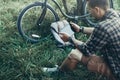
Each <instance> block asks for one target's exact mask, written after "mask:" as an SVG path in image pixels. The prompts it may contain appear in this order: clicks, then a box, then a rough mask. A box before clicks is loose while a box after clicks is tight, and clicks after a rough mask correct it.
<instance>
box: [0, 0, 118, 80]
mask: <svg viewBox="0 0 120 80" xmlns="http://www.w3.org/2000/svg"><path fill="white" fill-rule="evenodd" d="M34 1H40V0H0V6H1V7H0V80H97V79H98V77H99V78H100V79H99V80H105V79H104V77H102V76H100V75H99V74H95V73H91V72H89V71H88V70H87V68H86V67H83V65H81V64H80V65H79V66H78V68H77V69H76V70H74V71H71V72H68V73H67V74H65V75H64V76H63V75H59V76H56V75H55V76H53V77H51V75H50V74H45V73H43V72H42V71H41V67H54V66H55V65H56V64H57V65H60V64H61V63H62V61H63V60H64V58H65V57H66V56H67V54H68V53H69V52H70V51H71V48H69V47H65V48H64V49H62V48H58V47H57V46H56V45H55V40H54V39H53V38H51V37H50V38H48V39H47V40H44V41H42V42H39V43H36V44H32V43H29V42H27V41H25V40H24V39H23V38H22V37H21V36H20V34H19V33H18V29H17V25H16V21H17V18H18V14H19V13H20V11H21V9H23V8H24V7H25V6H26V5H28V4H30V3H32V2H34ZM118 1H119V0H118ZM116 2H117V1H116ZM116 2H115V3H116ZM119 7H120V6H119V5H117V4H116V5H115V8H117V9H119ZM78 35H81V36H79V37H78V39H82V40H84V41H85V40H86V39H87V37H86V35H83V34H78Z"/></svg>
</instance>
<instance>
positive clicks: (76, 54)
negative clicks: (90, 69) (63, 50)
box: [68, 49, 83, 61]
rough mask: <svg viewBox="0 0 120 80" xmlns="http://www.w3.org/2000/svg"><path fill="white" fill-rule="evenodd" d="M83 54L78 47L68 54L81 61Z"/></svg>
mask: <svg viewBox="0 0 120 80" xmlns="http://www.w3.org/2000/svg"><path fill="white" fill-rule="evenodd" d="M82 56H83V54H82V53H81V52H80V51H79V50H78V49H73V50H72V51H71V52H70V53H69V55H68V57H69V58H73V59H76V60H78V61H81V59H82Z"/></svg>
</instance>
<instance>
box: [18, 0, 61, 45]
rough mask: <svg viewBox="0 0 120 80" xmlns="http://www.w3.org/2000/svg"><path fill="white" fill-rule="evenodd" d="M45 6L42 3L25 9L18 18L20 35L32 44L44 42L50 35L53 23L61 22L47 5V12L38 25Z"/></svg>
mask: <svg viewBox="0 0 120 80" xmlns="http://www.w3.org/2000/svg"><path fill="white" fill-rule="evenodd" d="M44 6H45V4H43V3H41V2H35V3H33V4H30V5H28V6H27V7H25V8H24V9H23V10H22V11H21V13H20V14H19V16H18V20H17V27H18V31H19V33H20V35H21V36H22V37H23V38H25V39H27V41H30V42H32V43H36V42H39V41H41V40H44V39H45V38H46V37H47V36H48V35H50V32H51V31H50V24H51V22H54V21H57V20H59V17H58V15H57V13H56V12H55V11H54V10H53V9H52V8H51V6H49V5H47V6H46V7H47V11H46V14H45V16H44V17H43V19H42V22H41V23H40V26H38V25H37V21H38V19H39V18H40V16H41V14H42V11H43V7H44Z"/></svg>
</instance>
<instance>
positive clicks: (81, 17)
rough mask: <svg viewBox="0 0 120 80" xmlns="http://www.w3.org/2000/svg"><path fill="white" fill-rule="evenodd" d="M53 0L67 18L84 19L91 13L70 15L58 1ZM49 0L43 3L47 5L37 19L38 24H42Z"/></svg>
mask: <svg viewBox="0 0 120 80" xmlns="http://www.w3.org/2000/svg"><path fill="white" fill-rule="evenodd" d="M51 1H53V2H54V4H55V5H56V6H57V7H58V8H59V10H60V12H61V13H62V15H63V16H64V17H66V18H69V19H72V20H75V21H78V20H81V19H84V18H85V17H87V16H89V15H90V14H86V15H82V16H69V15H67V14H66V13H65V12H64V11H63V10H62V9H61V7H60V5H59V3H58V2H57V1H56V0H51ZM84 1H85V0H83V1H82V2H84ZM47 2H48V0H45V1H44V2H43V4H44V5H45V6H43V11H42V14H41V16H40V18H39V19H38V21H37V25H39V26H40V23H41V22H42V19H44V16H45V14H46V11H47V7H46V5H48V3H47Z"/></svg>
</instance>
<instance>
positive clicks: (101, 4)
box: [88, 0, 109, 19]
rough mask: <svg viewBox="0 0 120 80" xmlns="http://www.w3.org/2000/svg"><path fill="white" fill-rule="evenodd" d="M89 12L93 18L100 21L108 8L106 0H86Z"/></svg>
mask: <svg viewBox="0 0 120 80" xmlns="http://www.w3.org/2000/svg"><path fill="white" fill-rule="evenodd" d="M88 6H89V11H90V13H91V14H92V16H93V17H95V18H97V19H100V18H102V17H103V16H104V14H105V12H106V11H107V10H108V8H109V2H108V0H88Z"/></svg>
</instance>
